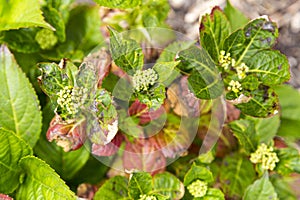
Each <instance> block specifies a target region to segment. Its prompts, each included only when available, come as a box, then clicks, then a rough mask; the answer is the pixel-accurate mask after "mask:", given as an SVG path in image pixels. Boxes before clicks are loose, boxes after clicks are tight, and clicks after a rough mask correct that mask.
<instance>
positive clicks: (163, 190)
mask: <svg viewBox="0 0 300 200" xmlns="http://www.w3.org/2000/svg"><path fill="white" fill-rule="evenodd" d="M153 192H155V193H159V194H162V195H164V196H166V197H167V199H181V198H182V197H183V195H184V186H183V184H182V183H181V182H180V180H179V179H177V178H176V177H175V176H174V175H172V174H170V173H168V172H164V173H160V174H156V175H155V176H154V177H153Z"/></svg>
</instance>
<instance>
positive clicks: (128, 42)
mask: <svg viewBox="0 0 300 200" xmlns="http://www.w3.org/2000/svg"><path fill="white" fill-rule="evenodd" d="M109 32H110V52H111V55H112V59H113V61H114V62H115V63H116V65H117V66H118V67H120V68H121V69H123V70H124V71H125V72H127V73H128V74H130V75H132V74H134V72H135V71H136V70H141V69H142V68H143V62H144V54H143V52H142V48H141V47H140V46H139V45H138V43H137V42H136V41H134V40H132V39H127V38H124V37H123V35H122V34H120V33H118V32H117V31H115V30H113V29H111V28H110V29H109Z"/></svg>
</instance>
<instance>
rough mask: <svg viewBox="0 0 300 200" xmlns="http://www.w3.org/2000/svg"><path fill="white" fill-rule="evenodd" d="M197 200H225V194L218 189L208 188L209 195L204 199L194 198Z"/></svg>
mask: <svg viewBox="0 0 300 200" xmlns="http://www.w3.org/2000/svg"><path fill="white" fill-rule="evenodd" d="M194 199H195V200H196V199H201V200H202V199H203V200H225V197H224V194H223V192H222V191H221V190H219V189H216V188H208V190H207V193H206V195H205V196H204V197H202V198H194Z"/></svg>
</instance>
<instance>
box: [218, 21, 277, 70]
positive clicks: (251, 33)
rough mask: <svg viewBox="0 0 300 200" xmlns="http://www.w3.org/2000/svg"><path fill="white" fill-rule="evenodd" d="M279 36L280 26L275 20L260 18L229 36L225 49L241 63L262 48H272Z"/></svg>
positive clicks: (225, 42) (237, 63)
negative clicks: (278, 26)
mask: <svg viewBox="0 0 300 200" xmlns="http://www.w3.org/2000/svg"><path fill="white" fill-rule="evenodd" d="M277 37H278V28H277V26H276V24H275V22H271V21H269V20H268V19H265V18H258V19H255V20H252V21H250V22H249V23H248V24H247V25H246V26H245V27H244V28H243V29H239V30H237V31H236V32H234V33H232V34H231V35H230V36H229V37H227V38H226V40H225V41H224V46H223V49H224V50H226V52H230V53H231V57H233V58H234V59H235V60H236V61H237V62H236V65H239V64H241V62H246V61H247V60H251V59H252V56H254V55H255V54H256V53H257V52H259V51H260V50H264V49H270V48H272V47H273V46H274V45H275V42H276V39H277Z"/></svg>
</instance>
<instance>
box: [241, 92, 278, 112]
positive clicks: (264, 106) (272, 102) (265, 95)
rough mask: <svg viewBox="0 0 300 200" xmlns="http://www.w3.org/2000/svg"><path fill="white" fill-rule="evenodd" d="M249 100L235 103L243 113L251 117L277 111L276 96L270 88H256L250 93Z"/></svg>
mask: <svg viewBox="0 0 300 200" xmlns="http://www.w3.org/2000/svg"><path fill="white" fill-rule="evenodd" d="M249 96H250V98H249V101H248V102H246V103H240V104H237V105H236V107H237V108H239V109H240V110H241V111H242V112H243V113H244V114H246V115H250V116H253V117H270V116H273V115H274V114H276V113H277V112H278V109H279V108H278V107H279V105H278V97H277V95H276V94H275V92H274V90H273V89H271V88H265V89H258V90H255V91H252V92H251V93H250V95H249Z"/></svg>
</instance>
